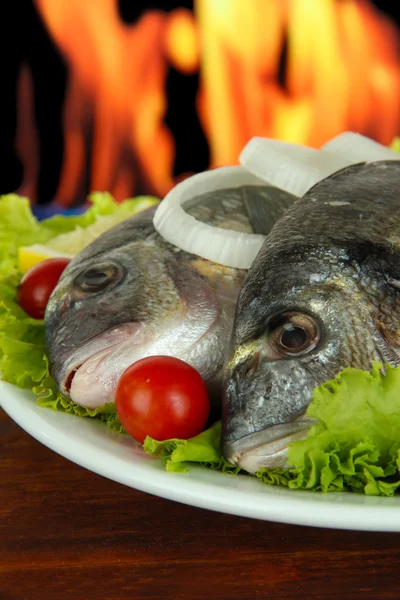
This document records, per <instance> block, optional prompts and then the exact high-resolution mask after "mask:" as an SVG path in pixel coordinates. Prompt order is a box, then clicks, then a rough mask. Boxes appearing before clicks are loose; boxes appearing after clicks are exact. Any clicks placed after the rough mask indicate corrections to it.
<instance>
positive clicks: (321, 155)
mask: <svg viewBox="0 0 400 600" xmlns="http://www.w3.org/2000/svg"><path fill="white" fill-rule="evenodd" d="M239 160H240V162H241V164H242V165H243V166H244V167H246V169H248V170H249V171H250V172H251V173H253V174H254V175H256V176H257V177H261V178H263V179H265V180H267V181H269V182H270V183H272V184H273V185H276V186H277V187H280V188H282V189H284V190H286V191H287V192H291V193H292V194H295V195H296V196H302V195H303V194H305V193H306V192H307V190H309V189H310V188H311V187H312V186H313V185H315V184H316V183H318V181H321V179H325V177H328V175H331V174H332V173H334V172H335V171H338V170H339V169H343V168H344V167H347V166H348V165H349V164H351V161H348V160H346V159H345V158H342V157H340V156H337V155H335V154H330V153H328V152H321V151H320V150H315V149H314V148H309V147H307V146H301V145H299V144H291V143H289V142H282V141H280V140H273V139H269V138H259V137H254V138H252V139H251V140H250V141H249V142H248V143H247V145H246V146H245V147H244V149H243V150H242V152H241V154H240V157H239Z"/></svg>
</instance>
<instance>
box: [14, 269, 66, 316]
mask: <svg viewBox="0 0 400 600" xmlns="http://www.w3.org/2000/svg"><path fill="white" fill-rule="evenodd" d="M69 262H70V259H69V258H50V259H49V260H44V261H43V262H41V263H38V264H37V265H35V266H34V267H32V269H30V270H29V271H28V272H27V273H26V274H25V275H24V276H23V278H22V279H21V283H20V287H19V289H18V296H17V299H18V304H19V305H20V307H21V308H22V309H23V310H24V311H25V312H26V314H27V315H29V316H30V317H32V318H33V319H43V317H44V312H45V310H46V306H47V303H48V301H49V298H50V295H51V293H52V291H53V290H54V288H55V287H56V285H57V283H58V280H59V279H60V277H61V273H62V272H63V271H64V269H65V267H66V266H67V265H68V263H69Z"/></svg>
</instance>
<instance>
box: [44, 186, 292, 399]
mask: <svg viewBox="0 0 400 600" xmlns="http://www.w3.org/2000/svg"><path fill="white" fill-rule="evenodd" d="M293 200H294V196H292V195H290V194H286V193H284V192H282V191H281V190H278V189H276V188H272V187H270V186H267V185H266V186H247V187H243V188H237V189H229V190H221V191H218V192H213V193H209V194H205V195H204V196H201V197H198V198H195V199H194V200H193V201H192V202H190V203H189V205H188V206H185V209H186V210H187V212H188V213H190V214H191V215H192V216H194V217H195V218H197V219H198V220H201V221H203V222H206V223H209V224H214V225H218V226H219V227H226V228H229V229H234V230H236V231H242V232H247V233H252V232H253V231H254V228H253V227H252V225H251V222H250V218H249V215H250V216H251V218H252V219H253V220H257V219H259V218H261V217H260V214H261V213H262V214H263V213H265V211H266V213H267V214H266V215H265V214H263V216H262V219H263V222H265V223H267V228H266V229H268V230H269V229H270V227H271V226H272V224H273V221H274V220H276V219H277V218H279V217H280V216H282V214H283V213H284V211H285V210H286V209H287V207H288V206H289V205H291V204H292V203H293ZM154 211H155V208H152V209H148V210H146V211H144V212H142V213H140V214H137V215H135V216H133V217H131V218H129V219H127V220H126V221H124V222H122V223H121V224H119V225H117V226H115V227H114V228H112V229H110V230H109V231H107V232H105V233H104V234H102V235H101V236H100V237H99V238H98V239H97V240H95V241H94V242H92V243H91V244H90V245H89V246H87V247H86V248H85V249H84V250H82V251H81V252H80V253H79V254H78V255H77V256H76V257H75V258H74V259H73V260H72V261H71V263H70V264H69V265H68V267H67V269H66V270H65V271H64V273H63V275H62V277H61V279H60V281H59V283H58V285H57V287H56V289H55V290H54V292H53V294H52V296H51V298H50V301H49V304H48V307H47V310H46V314H45V327H46V350H47V355H48V358H49V363H50V370H51V374H52V375H53V377H54V379H55V381H56V383H57V386H58V388H59V389H60V391H61V392H62V393H63V394H64V395H65V396H67V397H69V398H71V399H72V400H73V401H74V402H76V403H78V404H81V405H83V406H86V407H89V408H94V407H96V406H99V405H102V404H104V403H106V402H110V401H112V400H113V399H114V394H115V389H116V385H117V382H118V379H119V377H120V375H121V374H122V372H123V371H124V370H125V369H126V368H127V367H128V366H129V365H131V364H132V363H134V362H135V361H137V360H138V359H140V358H143V357H146V356H152V355H169V356H176V357H178V358H181V359H183V360H185V361H186V362H188V363H190V364H191V365H192V366H194V367H195V368H196V369H197V370H198V371H199V372H200V374H201V375H202V377H203V378H204V379H205V380H206V382H207V383H208V384H209V387H210V390H211V392H213V390H215V389H218V388H219V386H220V383H221V369H222V366H223V362H224V357H225V352H226V347H227V342H228V339H229V335H230V331H231V327H232V322H233V316H234V310H235V305H236V300H237V294H238V292H239V289H240V286H241V284H242V281H243V278H244V275H245V271H244V270H237V269H233V268H228V267H223V266H221V265H218V264H215V263H212V262H210V261H207V260H203V259H201V258H199V257H198V256H194V255H192V254H188V253H186V252H183V251H181V250H179V249H178V248H176V247H175V246H172V245H171V244H169V243H167V242H166V241H165V240H164V239H163V238H161V237H160V236H159V235H158V234H157V232H156V231H155V229H154V227H153V223H152V221H153V215H154ZM265 216H267V217H268V218H266V219H265Z"/></svg>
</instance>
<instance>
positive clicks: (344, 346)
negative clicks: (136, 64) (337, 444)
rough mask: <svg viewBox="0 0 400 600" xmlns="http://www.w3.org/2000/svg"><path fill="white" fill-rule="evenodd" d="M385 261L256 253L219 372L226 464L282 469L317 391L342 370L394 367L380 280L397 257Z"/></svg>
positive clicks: (360, 248)
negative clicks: (378, 365) (222, 370)
mask: <svg viewBox="0 0 400 600" xmlns="http://www.w3.org/2000/svg"><path fill="white" fill-rule="evenodd" d="M389 254H390V253H388V249H387V248H374V247H373V245H372V244H370V243H365V244H357V245H355V246H354V247H351V246H350V245H349V246H347V247H346V248H340V247H335V246H326V247H320V248H315V247H307V246H301V245H300V246H299V247H298V248H294V247H293V246H292V247H291V248H290V249H287V248H285V246H284V244H280V245H279V244H278V245H277V246H276V247H274V245H272V247H271V246H270V245H268V244H267V243H266V244H265V245H264V247H263V248H262V249H261V251H260V254H259V255H258V257H257V258H256V260H255V263H253V265H252V267H251V270H250V272H249V274H248V276H247V278H246V280H245V282H244V285H243V287H242V290H241V293H240V295H239V300H238V304H237V310H236V316H235V321H234V326H233V332H232V338H231V344H230V350H229V353H228V357H227V363H226V368H225V377H224V384H223V419H222V422H223V433H222V448H223V454H224V456H225V458H226V459H227V460H228V461H230V462H231V463H233V464H239V465H240V466H241V467H242V468H243V469H245V470H247V471H249V472H252V473H254V472H256V471H257V470H258V469H260V468H264V467H266V468H276V467H283V466H287V446H288V444H289V443H290V442H292V441H295V440H299V439H303V438H305V437H306V435H307V433H308V431H309V429H310V427H311V425H312V424H313V423H314V422H315V420H314V419H312V418H310V417H309V416H307V414H306V411H307V407H308V405H309V403H310V401H311V399H312V392H313V390H314V388H315V387H317V386H318V385H321V384H322V383H324V382H325V381H328V380H329V379H332V378H333V377H335V375H336V374H337V373H338V372H339V371H340V370H342V369H343V368H344V367H346V366H352V367H355V368H360V369H369V368H370V366H371V362H372V361H373V360H378V361H380V362H382V363H384V362H392V363H393V362H394V363H396V362H398V361H399V357H400V353H399V350H400V348H399V346H400V337H399V336H400V319H399V317H400V314H399V307H396V302H397V293H398V292H396V289H395V286H393V285H389V284H390V283H392V284H393V281H396V280H395V279H393V280H392V281H390V278H389V277H388V275H387V274H388V272H389V271H390V270H391V268H392V267H393V268H395V269H398V266H397V265H400V262H399V261H398V259H399V258H400V257H399V256H395V254H393V251H392V253H391V257H392V258H391V259H390V260H389ZM390 261H392V262H393V264H392V265H390V264H389V262H390ZM265 265H268V269H267V270H266V269H265ZM388 282H389V283H388ZM396 310H397V312H396Z"/></svg>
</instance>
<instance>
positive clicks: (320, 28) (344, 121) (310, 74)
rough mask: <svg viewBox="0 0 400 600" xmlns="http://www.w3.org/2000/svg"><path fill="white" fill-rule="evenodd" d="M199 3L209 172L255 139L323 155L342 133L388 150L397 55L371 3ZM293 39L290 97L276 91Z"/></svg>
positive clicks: (396, 114)
mask: <svg viewBox="0 0 400 600" xmlns="http://www.w3.org/2000/svg"><path fill="white" fill-rule="evenodd" d="M251 6H252V10H249V6H248V3H247V2H242V0H220V1H219V2H215V1H214V0H197V3H196V11H197V15H198V22H199V28H200V32H201V43H202V48H203V55H202V66H203V69H202V90H201V98H200V108H201V114H202V116H203V122H204V126H205V128H206V131H207V133H208V139H209V142H210V145H211V152H212V166H220V165H224V164H229V163H233V162H236V160H237V156H238V154H239V153H240V151H241V149H242V148H243V146H244V145H245V144H246V142H247V141H248V140H249V139H250V138H251V137H252V136H256V135H257V136H265V137H272V138H277V139H281V140H285V141H290V142H296V143H302V144H306V145H310V146H313V147H319V146H321V144H323V143H324V142H325V141H327V140H328V139H329V138H331V137H333V136H335V135H337V134H338V133H340V132H342V131H344V130H353V131H358V132H360V133H364V134H366V135H369V136H371V137H373V138H374V139H376V140H378V141H380V142H382V143H384V144H389V143H390V142H391V141H392V139H393V137H394V136H395V134H396V133H397V131H398V130H399V125H400V104H399V102H400V93H399V92H400V47H399V37H398V32H397V31H396V28H395V27H394V25H393V24H392V23H391V22H390V21H389V19H388V18H387V17H385V16H383V15H382V14H380V13H379V12H378V11H376V10H375V9H374V8H373V7H372V6H371V5H369V4H368V2H366V1H358V0H356V1H353V0H346V2H343V1H341V0H338V1H335V0H324V1H323V2H315V1H314V0H280V1H277V2H264V0H253V2H252V5H251ZM285 38H286V39H287V47H288V53H287V65H286V68H287V76H286V86H285V87H286V89H284V88H283V87H282V86H281V85H279V83H278V67H279V59H280V55H281V52H282V48H283V44H284V41H285Z"/></svg>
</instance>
